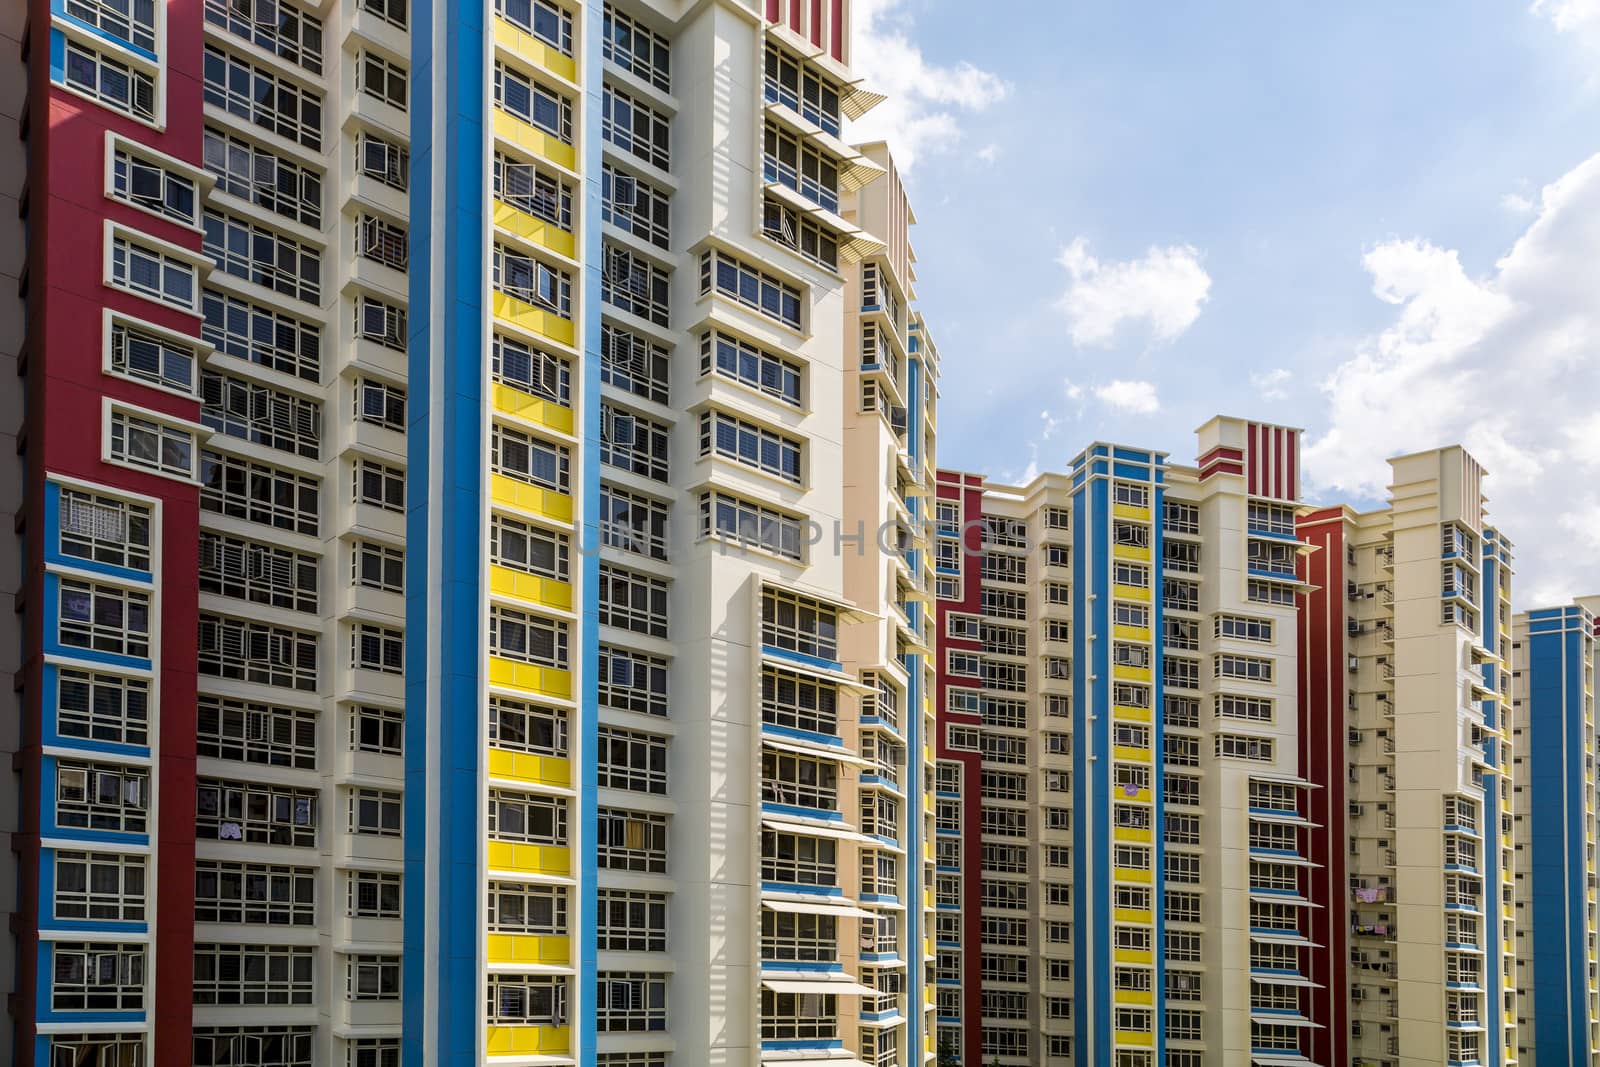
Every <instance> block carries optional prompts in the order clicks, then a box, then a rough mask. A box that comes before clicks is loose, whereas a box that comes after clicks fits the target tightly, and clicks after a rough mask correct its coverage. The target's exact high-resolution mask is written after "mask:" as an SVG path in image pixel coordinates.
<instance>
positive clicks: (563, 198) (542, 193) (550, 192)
mask: <svg viewBox="0 0 1600 1067" xmlns="http://www.w3.org/2000/svg"><path fill="white" fill-rule="evenodd" d="M493 177H494V195H495V199H497V200H499V201H500V202H501V203H505V204H510V205H511V206H512V207H514V208H516V209H517V210H518V211H521V212H524V213H526V214H529V215H532V216H534V217H535V218H541V219H544V220H545V221H546V222H548V223H551V224H552V225H554V226H557V227H559V228H560V229H562V230H565V231H567V232H568V233H571V232H572V189H571V187H570V186H568V185H567V183H565V182H563V181H562V180H561V179H559V178H557V177H555V176H554V175H552V174H550V173H547V172H546V171H545V170H544V169H542V168H541V167H540V166H539V165H538V164H536V163H527V162H524V161H522V160H518V159H513V158H512V157H510V156H507V155H505V154H503V153H500V152H496V153H495V156H494V176H493ZM606 221H607V222H609V221H611V220H610V219H606Z"/></svg>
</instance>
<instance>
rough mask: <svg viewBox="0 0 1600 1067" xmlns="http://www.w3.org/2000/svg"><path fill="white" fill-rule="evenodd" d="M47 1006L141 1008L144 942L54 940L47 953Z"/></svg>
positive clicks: (66, 1008) (61, 1008)
mask: <svg viewBox="0 0 1600 1067" xmlns="http://www.w3.org/2000/svg"><path fill="white" fill-rule="evenodd" d="M50 963H51V971H50V1010H51V1011H64V1012H77V1011H141V1010H143V1008H144V1006H145V966H146V960H145V946H143V945H120V944H116V943H114V942H84V941H56V942H54V943H53V944H52V946H51V954H50Z"/></svg>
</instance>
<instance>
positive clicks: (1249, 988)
mask: <svg viewBox="0 0 1600 1067" xmlns="http://www.w3.org/2000/svg"><path fill="white" fill-rule="evenodd" d="M1199 444H1200V451H1201V455H1200V460H1199V463H1198V464H1197V465H1196V466H1194V467H1180V466H1177V465H1174V464H1171V463H1168V462H1167V458H1166V456H1165V455H1164V454H1162V453H1159V452H1151V451H1149V450H1147V449H1140V448H1130V447H1126V446H1119V445H1109V444H1097V445H1093V446H1091V447H1089V448H1088V449H1086V450H1085V451H1084V452H1082V453H1081V454H1080V455H1079V456H1078V457H1077V458H1076V459H1075V460H1073V462H1072V463H1071V464H1070V465H1069V467H1068V470H1067V471H1066V472H1065V473H1051V474H1045V475H1041V476H1040V477H1038V478H1036V479H1035V480H1034V481H1033V482H1031V483H1030V484H1029V485H1027V486H1024V487H1020V488H1008V487H997V486H993V485H985V484H983V483H982V482H981V481H980V480H979V479H978V478H976V477H975V476H972V475H963V474H957V473H951V472H941V475H940V485H939V499H938V502H937V507H938V513H937V521H938V532H937V545H936V549H935V555H936V565H937V574H938V578H937V581H938V583H939V586H938V589H939V597H940V601H939V607H940V626H939V630H940V635H941V638H944V639H947V644H946V647H945V648H944V649H943V650H941V653H942V660H941V664H940V671H941V676H940V679H939V681H940V686H941V690H940V716H941V717H940V729H941V731H942V734H941V737H940V748H939V756H940V760H941V763H940V767H939V772H938V792H937V794H936V805H937V820H938V822H937V827H938V837H937V846H936V847H937V850H938V868H937V873H936V878H937V879H938V881H937V891H938V896H937V903H938V911H937V920H936V921H937V924H938V925H937V931H936V951H937V953H938V965H937V971H936V979H937V981H938V983H939V1001H938V1003H939V1008H938V1016H937V1018H938V1024H939V1027H940V1033H939V1037H940V1043H941V1045H942V1046H943V1047H945V1048H946V1049H949V1050H951V1051H953V1052H956V1053H958V1054H960V1055H961V1057H962V1061H963V1062H979V1061H980V1060H981V1062H984V1063H988V1062H990V1060H991V1059H993V1058H998V1059H999V1060H1000V1062H1002V1063H1015V1062H1024V1063H1042V1064H1049V1063H1061V1064H1066V1063H1072V1062H1083V1061H1085V1060H1087V1061H1089V1062H1096V1063H1112V1064H1116V1065H1117V1067H1143V1065H1146V1064H1182V1065H1185V1067H1187V1065H1200V1064H1233V1063H1244V1062H1254V1063H1260V1064H1270V1065H1277V1064H1287V1063H1299V1062H1319V1061H1318V1060H1317V1059H1315V1058H1313V1057H1316V1056H1318V1053H1317V1050H1316V1047H1315V1045H1314V1041H1315V1037H1314V1034H1315V1033H1316V1031H1317V1030H1318V1029H1319V1028H1321V1027H1325V1026H1326V1025H1327V1024H1326V1022H1325V1018H1326V1005H1324V1004H1321V1003H1319V1002H1318V1001H1317V999H1316V998H1315V997H1314V996H1312V991H1313V990H1314V989H1315V987H1316V982H1315V980H1314V979H1313V978H1312V975H1313V973H1314V972H1315V968H1316V967H1317V966H1318V964H1317V961H1316V960H1315V958H1314V957H1315V955H1316V952H1317V951H1318V944H1317V943H1316V942H1315V941H1314V940H1313V938H1312V937H1311V936H1310V935H1311V924H1312V921H1313V919H1312V914H1313V909H1312V908H1311V907H1310V904H1311V901H1310V898H1309V881H1310V879H1311V877H1312V874H1313V872H1314V871H1315V869H1316V864H1315V862H1314V861H1313V860H1312V859H1311V858H1310V857H1311V854H1312V849H1313V847H1314V844H1313V837H1314V832H1315V830H1316V826H1315V825H1314V824H1313V823H1312V821H1311V820H1310V819H1309V818H1308V817H1307V812H1308V810H1309V808H1308V805H1309V803H1310V801H1309V797H1310V795H1311V793H1312V792H1313V791H1312V790H1311V789H1310V788H1309V786H1310V783H1309V782H1308V781H1307V780H1306V779H1305V778H1304V777H1303V775H1302V769H1301V763H1302V754H1301V752H1300V750H1299V747H1298V733H1299V722H1298V720H1297V717H1296V706H1297V705H1296V701H1295V684H1296V683H1295V679H1296V674H1295V654H1296V641H1297V635H1296V623H1295V605H1296V603H1297V598H1298V596H1299V594H1300V593H1301V591H1302V590H1303V589H1304V584H1303V582H1302V580H1301V578H1300V576H1299V575H1298V572H1297V566H1298V560H1299V556H1300V554H1301V553H1302V551H1304V550H1303V548H1302V546H1301V545H1300V544H1299V543H1298V542H1297V539H1296V536H1295V516H1296V508H1297V504H1296V498H1297V486H1298V478H1297V472H1296V468H1297V465H1298V446H1299V435H1298V431H1295V430H1289V429H1285V428H1282V427H1275V426H1269V425H1265V424H1258V423H1249V422H1244V421H1241V420H1235V419H1225V418H1219V419H1214V420H1212V421H1211V422H1209V423H1207V424H1206V425H1205V426H1203V427H1202V428H1201V429H1200V431H1199ZM974 793H976V794H977V797H976V798H974V797H973V794H974ZM974 815H976V825H974ZM974 867H976V868H977V872H976V877H974V876H973V868H974ZM974 913H976V914H974ZM974 986H976V987H977V995H976V996H974V993H973V987H974ZM1321 1062H1326V1060H1321Z"/></svg>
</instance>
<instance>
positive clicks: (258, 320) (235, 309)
mask: <svg viewBox="0 0 1600 1067" xmlns="http://www.w3.org/2000/svg"><path fill="white" fill-rule="evenodd" d="M201 305H202V311H203V313H204V315H205V322H204V323H203V324H202V326H201V327H200V337H201V339H202V340H203V341H205V342H206V343H207V344H210V345H214V346H215V347H216V349H217V351H218V352H219V353H221V354H222V355H227V356H233V357H235V358H237V359H242V360H245V361H247V362H250V363H255V364H257V365H258V366H262V367H266V368H268V369H269V370H276V371H282V372H283V373H284V374H291V375H294V376H295V377H298V378H302V379H304V380H306V381H310V382H315V381H319V380H320V379H321V376H322V364H321V359H322V335H321V330H320V328H319V327H317V326H315V325H313V324H311V323H307V322H302V321H301V320H299V319H297V318H294V317H293V316H291V315H285V314H283V313H282V312H278V311H273V310H271V309H269V308H264V307H261V306H259V305H257V304H252V303H250V302H249V301H246V300H241V299H239V298H238V297H234V296H228V295H225V294H223V293H219V292H216V291H214V290H211V289H207V290H205V292H204V293H203V294H202V300H201Z"/></svg>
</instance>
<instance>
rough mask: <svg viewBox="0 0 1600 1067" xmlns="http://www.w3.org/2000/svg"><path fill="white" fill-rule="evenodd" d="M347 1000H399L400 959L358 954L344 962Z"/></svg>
mask: <svg viewBox="0 0 1600 1067" xmlns="http://www.w3.org/2000/svg"><path fill="white" fill-rule="evenodd" d="M345 997H346V999H348V1000H399V999H400V957H399V956H380V955H376V954H371V953H360V954H357V955H352V956H350V957H348V958H347V959H346V961H345Z"/></svg>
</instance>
